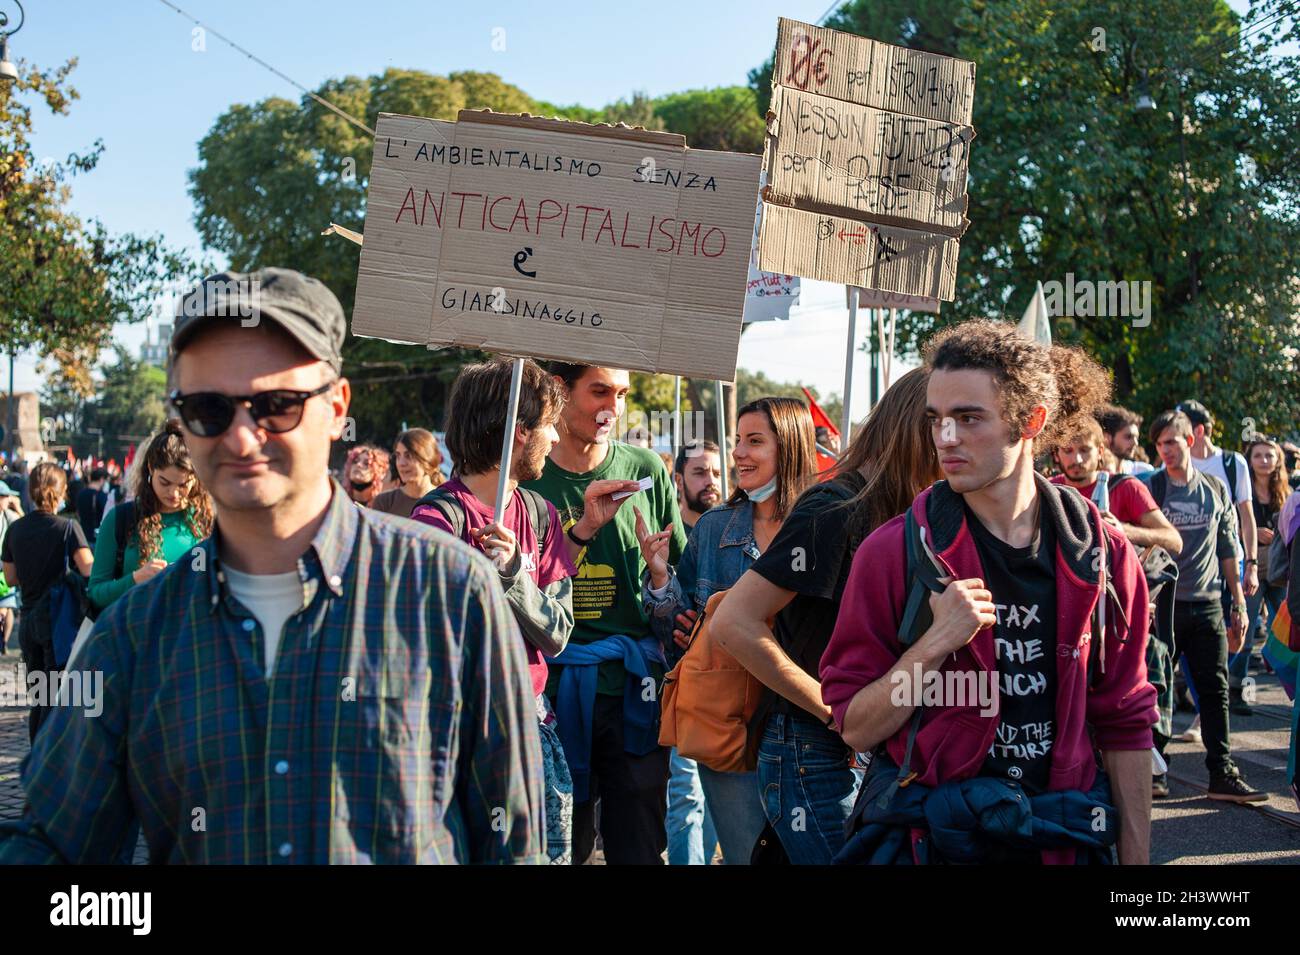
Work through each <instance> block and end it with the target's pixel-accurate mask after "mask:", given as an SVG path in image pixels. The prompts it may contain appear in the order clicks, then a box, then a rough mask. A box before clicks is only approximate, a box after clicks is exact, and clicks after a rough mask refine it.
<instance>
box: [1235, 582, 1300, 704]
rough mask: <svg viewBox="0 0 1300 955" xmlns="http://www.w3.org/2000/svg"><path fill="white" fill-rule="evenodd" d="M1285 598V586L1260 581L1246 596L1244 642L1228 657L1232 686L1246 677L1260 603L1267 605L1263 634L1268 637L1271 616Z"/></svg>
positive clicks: (1271, 621)
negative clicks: (1257, 587) (1256, 587)
mask: <svg viewBox="0 0 1300 955" xmlns="http://www.w3.org/2000/svg"><path fill="white" fill-rule="evenodd" d="M1285 599H1286V588H1285V587H1270V586H1269V585H1268V584H1265V583H1261V584H1260V585H1259V589H1258V590H1256V591H1255V592H1254V593H1253V594H1251V595H1250V596H1249V597H1247V598H1246V623H1247V626H1246V642H1245V643H1243V644H1242V645H1241V649H1240V650H1238V651H1237V652H1236V653H1234V654H1232V655H1231V656H1229V657H1228V682H1229V683H1231V684H1232V686H1234V687H1240V686H1241V681H1242V680H1244V679H1246V674H1247V672H1248V670H1247V667H1249V666H1250V651H1251V648H1252V647H1254V645H1255V638H1256V637H1257V636H1259V635H1260V633H1261V631H1260V628H1259V608H1260V606H1261V605H1264V604H1266V605H1267V606H1268V622H1267V623H1266V624H1265V626H1264V630H1263V636H1264V637H1265V638H1267V637H1268V630H1269V628H1271V627H1272V626H1273V618H1274V617H1276V616H1277V611H1278V608H1279V607H1281V606H1282V601H1283V600H1285Z"/></svg>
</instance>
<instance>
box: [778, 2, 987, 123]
mask: <svg viewBox="0 0 1300 955" xmlns="http://www.w3.org/2000/svg"><path fill="white" fill-rule="evenodd" d="M772 85H773V86H784V87H788V88H791V89H799V90H806V91H808V92H812V93H820V94H821V95H822V96H829V97H831V98H833V99H837V100H843V101H844V102H846V103H861V104H862V105H864V106H874V107H875V108H876V109H883V110H888V111H889V112H891V113H903V114H904V115H907V116H920V117H923V118H925V119H935V120H939V121H940V122H945V123H956V124H958V125H961V126H969V125H970V121H971V109H972V107H973V104H974V101H975V64H974V63H972V62H970V61H969V60H958V59H955V58H953V57H950V56H942V55H940V54H938V53H926V52H925V51H924V50H913V49H910V48H909V47H905V46H894V45H893V44H891V43H881V42H880V41H879V40H872V39H868V38H867V37H860V36H854V35H853V34H852V33H841V32H840V31H838V30H830V29H827V28H826V27H816V26H813V25H812V24H810V23H800V22H799V21H798V20H788V19H786V18H785V17H781V18H780V19H779V20H778V21H777V27H776V58H775V59H774V60H773V66H772Z"/></svg>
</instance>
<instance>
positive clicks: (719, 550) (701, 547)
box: [641, 501, 761, 666]
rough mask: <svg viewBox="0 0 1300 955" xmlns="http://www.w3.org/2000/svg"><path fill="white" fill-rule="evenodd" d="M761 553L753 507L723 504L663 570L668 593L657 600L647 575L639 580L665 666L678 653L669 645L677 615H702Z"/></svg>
mask: <svg viewBox="0 0 1300 955" xmlns="http://www.w3.org/2000/svg"><path fill="white" fill-rule="evenodd" d="M760 553H761V552H760V551H759V549H758V544H757V542H756V541H755V540H754V505H753V504H752V503H751V502H750V501H742V502H740V503H739V504H722V505H719V506H718V507H715V508H713V509H712V510H709V511H706V512H705V513H704V514H703V515H702V516H701V517H700V519H699V521H698V522H697V523H696V525H695V526H694V527H693V528H692V529H691V536H690V539H689V540H688V541H687V542H686V550H685V551H684V552H683V553H682V559H681V560H680V561H679V562H678V564H677V567H676V568H673V567H672V566H669V568H668V575H669V576H668V590H667V592H666V593H665V594H664V595H663V596H662V597H659V598H656V597H654V596H653V595H652V594H651V592H650V572H649V571H646V572H645V573H644V574H643V575H642V578H641V581H642V583H641V599H642V601H643V602H644V606H645V609H646V611H647V612H648V613H649V614H650V632H651V633H653V634H654V636H655V637H656V638H657V639H658V640H659V641H660V642H661V643H662V644H663V645H664V651H665V656H666V657H667V660H668V664H669V666H672V665H673V664H675V663H676V662H677V660H678V659H680V658H681V656H682V653H683V650H682V648H681V647H679V646H677V644H675V643H674V642H673V629H674V628H675V627H676V625H677V615H678V614H679V613H683V612H684V611H687V610H694V611H696V612H697V613H703V612H704V607H705V605H706V604H707V603H708V602H709V598H710V597H712V596H713V595H714V594H715V593H717V592H718V591H719V590H726V589H728V588H729V587H733V586H735V584H736V582H737V581H738V580H740V578H741V577H742V576H744V573H745V571H747V570H749V568H750V567H752V566H754V561H756V560H757V559H758V557H759V554H760Z"/></svg>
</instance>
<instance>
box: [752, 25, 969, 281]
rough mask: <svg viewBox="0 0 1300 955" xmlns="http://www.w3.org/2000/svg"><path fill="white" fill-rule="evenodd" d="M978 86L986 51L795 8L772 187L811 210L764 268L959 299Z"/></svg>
mask: <svg viewBox="0 0 1300 955" xmlns="http://www.w3.org/2000/svg"><path fill="white" fill-rule="evenodd" d="M974 88H975V65H974V64H973V63H970V62H967V61H964V60H956V59H953V58H951V57H945V56H940V55H937V54H933V53H926V52H923V51H919V50H910V49H907V48H905V47H897V46H893V45H891V44H887V43H880V42H878V41H876V40H871V39H867V38H864V37H857V36H853V35H851V34H846V33H839V32H837V31H835V30H828V29H825V28H822V27H814V26H811V25H810V24H806V23H800V22H798V21H796V20H787V19H785V18H781V20H780V21H779V23H778V27H777V47H776V55H775V60H774V67H773V73H772V103H771V107H770V108H769V111H768V129H767V140H766V145H765V149H764V159H763V166H764V173H765V175H766V178H767V186H766V188H765V189H764V193H763V198H764V200H765V201H766V203H767V204H768V211H769V212H770V210H771V208H772V207H773V206H779V207H781V208H783V209H785V210H787V212H788V213H792V212H798V213H800V214H798V215H792V214H783V215H781V216H779V217H777V218H779V221H780V222H781V223H782V224H783V225H788V226H789V227H790V228H792V229H795V230H796V231H795V232H792V233H785V232H782V231H780V230H778V229H776V228H775V227H774V226H773V227H769V226H768V225H767V224H766V223H765V225H764V228H763V229H762V232H761V236H760V239H761V241H760V245H759V264H760V267H761V268H763V269H767V270H771V271H780V270H782V269H785V270H787V271H793V272H796V273H797V274H799V275H803V276H806V277H808V278H818V279H824V280H827V281H833V282H842V283H844V284H846V285H857V286H863V287H868V288H874V289H878V290H881V291H888V292H896V293H900V294H905V295H917V296H924V297H929V298H935V297H938V298H943V299H945V300H949V301H951V299H952V297H953V294H954V289H955V279H956V261H957V252H958V243H957V240H958V239H960V237H961V235H962V233H963V232H965V230H966V227H967V225H969V223H968V222H967V220H966V215H965V214H966V209H967V205H968V197H967V194H966V177H967V166H968V161H969V151H970V143H971V141H972V140H973V139H974V137H975V131H974V129H973V128H971V126H970V117H971V108H972V102H973V98H974ZM819 223H833V229H832V231H831V233H830V234H828V235H823V234H822V233H823V232H824V231H825V228H826V227H825V225H819ZM840 236H843V238H842V239H841V238H839V237H840ZM882 237H884V238H883V241H882ZM808 241H811V244H809V245H806V246H804V245H801V244H800V243H803V242H808ZM827 242H830V244H829V245H827V244H825V243H827ZM868 248H870V250H871V251H870V255H869V256H868V255H867V249H868ZM927 269H931V270H935V271H932V272H931V271H927ZM801 270H806V271H801ZM814 273H815V274H814Z"/></svg>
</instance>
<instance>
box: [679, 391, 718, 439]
mask: <svg viewBox="0 0 1300 955" xmlns="http://www.w3.org/2000/svg"><path fill="white" fill-rule="evenodd" d="M684 381H685V382H686V395H687V397H689V398H690V399H691V408H692V409H693V411H694V412H695V413H703V415H704V422H703V423H704V428H703V431H704V438H705V440H707V441H714V442H716V441H717V440H718V418H717V415H716V414H714V413H713V402H711V401H705V400H704V396H703V393H702V392H701V391H700V383H699V382H698V381H697V380H696V379H694V378H686V379H684Z"/></svg>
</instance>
